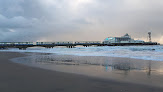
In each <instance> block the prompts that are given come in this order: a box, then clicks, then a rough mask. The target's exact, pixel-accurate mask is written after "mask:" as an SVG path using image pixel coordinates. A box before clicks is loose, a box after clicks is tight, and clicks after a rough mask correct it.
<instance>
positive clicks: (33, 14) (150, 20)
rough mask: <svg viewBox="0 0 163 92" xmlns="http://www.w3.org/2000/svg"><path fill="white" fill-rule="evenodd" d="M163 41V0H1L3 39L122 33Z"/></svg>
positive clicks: (72, 38) (99, 36)
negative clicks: (150, 36)
mask: <svg viewBox="0 0 163 92" xmlns="http://www.w3.org/2000/svg"><path fill="white" fill-rule="evenodd" d="M149 31H151V32H152V40H153V41H157V42H160V43H163V0H0V41H76V40H78V41H82V40H93V41H95V40H97V41H98V40H99V41H102V40H103V39H104V38H106V37H111V36H122V35H124V34H125V33H128V34H130V35H131V36H132V38H135V39H142V40H147V33H148V32H149Z"/></svg>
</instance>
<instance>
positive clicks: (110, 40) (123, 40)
mask: <svg viewBox="0 0 163 92" xmlns="http://www.w3.org/2000/svg"><path fill="white" fill-rule="evenodd" d="M103 43H104V44H111V43H144V41H142V40H134V39H132V38H131V36H130V35H128V34H127V33H126V34H125V35H124V36H121V37H107V38H105V40H104V41H103Z"/></svg>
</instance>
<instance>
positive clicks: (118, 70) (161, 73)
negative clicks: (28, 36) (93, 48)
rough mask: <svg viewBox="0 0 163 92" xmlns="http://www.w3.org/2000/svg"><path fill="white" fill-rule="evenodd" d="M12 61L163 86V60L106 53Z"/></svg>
mask: <svg viewBox="0 0 163 92" xmlns="http://www.w3.org/2000/svg"><path fill="white" fill-rule="evenodd" d="M26 54H28V55H30V56H27V57H21V58H15V59H13V60H12V61H14V62H16V63H21V64H25V65H29V66H33V67H40V68H44V69H49V70H54V71H60V72H67V73H75V74H82V75H86V76H91V77H97V78H103V79H113V80H117V81H125V82H131V83H138V84H145V85H152V86H159V87H163V62H159V61H151V60H140V59H131V58H116V57H106V56H74V55H57V54H48V53H26Z"/></svg>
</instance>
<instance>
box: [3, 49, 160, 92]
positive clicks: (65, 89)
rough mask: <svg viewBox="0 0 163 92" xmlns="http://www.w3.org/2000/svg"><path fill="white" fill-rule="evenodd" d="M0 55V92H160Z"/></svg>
mask: <svg viewBox="0 0 163 92" xmlns="http://www.w3.org/2000/svg"><path fill="white" fill-rule="evenodd" d="M22 56H24V54H21V53H13V52H12V53H10V52H0V59H1V60H0V92H163V88H161V87H154V86H147V85H140V84H134V83H125V82H118V81H114V80H108V79H107V80H106V79H101V78H94V77H87V76H82V75H78V74H71V73H63V72H56V71H50V70H46V69H40V68H34V67H29V66H25V65H22V64H17V63H13V62H11V61H10V60H9V59H11V58H15V57H22Z"/></svg>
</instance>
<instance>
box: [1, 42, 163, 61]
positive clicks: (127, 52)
mask: <svg viewBox="0 0 163 92" xmlns="http://www.w3.org/2000/svg"><path fill="white" fill-rule="evenodd" d="M1 51H10V52H34V53H53V54H58V55H75V56H109V57H125V58H134V59H143V60H154V61H163V46H162V45H151V46H100V47H75V48H66V47H55V48H49V49H47V48H43V47H32V48H27V49H26V50H19V49H16V48H11V49H7V50H1Z"/></svg>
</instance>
